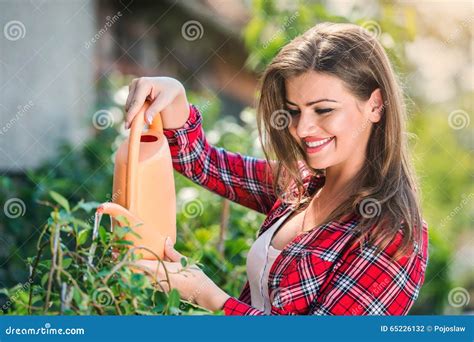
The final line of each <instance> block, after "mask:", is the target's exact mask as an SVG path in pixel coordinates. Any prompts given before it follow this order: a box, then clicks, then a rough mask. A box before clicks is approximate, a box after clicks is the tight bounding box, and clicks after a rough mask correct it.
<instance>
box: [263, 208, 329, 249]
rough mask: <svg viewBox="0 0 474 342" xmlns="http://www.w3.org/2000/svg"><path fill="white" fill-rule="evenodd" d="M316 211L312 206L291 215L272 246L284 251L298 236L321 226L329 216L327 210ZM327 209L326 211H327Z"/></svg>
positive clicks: (272, 242) (276, 235) (278, 232)
mask: <svg viewBox="0 0 474 342" xmlns="http://www.w3.org/2000/svg"><path fill="white" fill-rule="evenodd" d="M318 209H319V210H314V208H312V207H311V206H308V207H307V208H305V209H303V210H298V211H294V212H293V213H292V214H290V215H289V216H288V217H287V218H286V219H285V221H284V222H283V223H282V225H281V227H280V228H279V229H278V230H277V231H276V232H275V233H274V235H273V238H272V240H271V245H272V246H273V247H274V248H275V249H278V250H283V249H284V248H285V246H286V245H288V244H289V243H290V242H291V241H293V240H294V239H295V238H296V237H297V236H298V235H300V234H302V233H305V232H306V231H307V230H310V229H312V228H314V227H317V226H319V225H320V224H321V223H322V222H323V221H324V220H325V218H326V217H327V215H329V211H328V210H327V208H318ZM325 209H326V210H325Z"/></svg>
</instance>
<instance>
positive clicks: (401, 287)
mask: <svg viewBox="0 0 474 342" xmlns="http://www.w3.org/2000/svg"><path fill="white" fill-rule="evenodd" d="M164 134H165V136H166V137H167V139H168V143H169V145H170V150H171V155H172V159H173V167H174V168H175V169H176V170H177V171H178V172H180V173H181V174H183V175H184V176H186V177H188V178H189V179H191V180H192V181H193V182H195V183H197V184H199V185H201V186H203V187H205V188H206V189H208V190H210V191H213V192H214V193H217V194H218V195H220V196H223V197H225V198H228V199H230V200H232V201H234V202H236V203H239V204H241V205H244V206H246V207H248V208H250V209H254V210H257V211H258V212H260V213H263V214H266V215H267V217H266V219H265V221H264V222H263V224H262V226H261V227H260V231H259V235H260V234H262V233H263V232H264V231H265V230H266V229H268V228H269V227H270V226H271V225H272V224H273V223H275V222H276V221H277V220H278V218H279V217H281V216H282V215H285V214H286V213H287V212H288V211H289V210H295V208H294V206H291V205H289V204H287V203H285V202H281V201H280V200H277V198H276V196H275V195H274V192H273V189H272V184H271V176H269V175H271V173H269V172H268V171H269V167H268V163H267V162H266V161H265V160H264V159H257V158H253V157H249V156H244V155H241V154H238V153H232V152H229V151H226V150H224V149H223V148H219V147H215V146H212V145H210V144H209V143H208V142H207V140H206V137H205V135H204V131H203V129H202V116H201V114H200V112H199V111H198V109H197V108H196V107H195V106H193V105H191V106H190V115H189V118H188V120H187V122H186V123H185V125H184V126H183V127H182V128H178V129H172V130H164ZM302 172H303V177H304V180H305V185H306V189H307V191H308V193H309V194H314V193H315V191H316V190H317V189H319V188H320V187H322V185H323V184H324V176H315V175H314V174H312V173H311V174H310V173H307V174H306V176H305V174H304V172H305V171H304V170H302ZM357 225H358V220H357V216H356V215H353V216H350V217H349V216H348V217H346V218H345V219H344V220H340V221H333V222H330V223H328V224H324V225H321V226H319V227H316V229H313V230H311V231H309V232H307V233H304V234H301V235H298V236H297V237H296V238H295V239H294V240H293V241H291V242H290V243H289V244H288V245H287V246H286V247H285V248H284V249H283V250H282V252H281V254H280V255H279V256H278V258H277V259H276V260H275V262H274V264H273V265H272V267H271V270H270V274H269V279H268V289H269V291H268V293H269V296H270V300H271V305H272V307H271V314H272V315H404V314H406V313H407V312H408V311H409V309H410V308H411V306H412V305H413V303H414V301H415V299H416V298H417V296H418V293H419V291H420V288H421V286H422V284H423V281H424V277H425V269H426V265H427V260H428V228H427V224H426V222H423V240H422V241H423V242H422V245H421V248H420V246H419V245H418V244H415V249H414V252H413V253H412V254H411V255H409V256H404V257H402V258H401V259H399V260H398V261H396V262H393V261H391V260H390V257H391V256H393V255H394V253H395V252H396V251H397V249H398V247H399V245H400V242H401V239H402V237H403V232H402V230H400V231H399V233H398V234H397V235H396V236H395V238H394V239H393V240H392V241H391V243H390V244H389V245H388V246H387V247H386V248H385V249H384V250H383V252H382V253H380V254H377V255H375V254H374V248H373V246H371V245H368V244H364V245H363V246H362V248H361V246H360V243H354V235H353V233H352V232H353V230H354V228H355V227H356V226H357ZM223 310H224V313H225V314H226V315H264V312H262V311H260V310H257V309H255V308H253V307H252V306H251V301H250V287H249V283H248V281H247V283H246V284H245V286H244V288H243V291H242V293H241V295H240V296H239V298H238V299H237V298H234V297H230V298H229V299H228V300H227V301H226V302H225V304H224V308H223Z"/></svg>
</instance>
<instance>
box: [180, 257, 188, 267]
mask: <svg viewBox="0 0 474 342" xmlns="http://www.w3.org/2000/svg"><path fill="white" fill-rule="evenodd" d="M179 261H180V262H181V266H183V267H186V266H187V265H188V260H187V259H186V258H185V257H181V259H180V260H179Z"/></svg>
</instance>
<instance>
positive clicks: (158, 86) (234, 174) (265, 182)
mask: <svg viewBox="0 0 474 342" xmlns="http://www.w3.org/2000/svg"><path fill="white" fill-rule="evenodd" d="M146 100H148V101H150V102H151V105H150V107H149V108H148V110H147V112H146V113H145V118H146V119H147V121H148V123H150V122H151V120H152V119H153V116H154V115H155V114H156V113H160V112H161V118H162V121H163V128H164V131H163V132H164V134H165V136H166V137H167V139H168V143H169V145H170V151H171V156H172V160H173V167H174V168H175V169H176V170H177V171H178V172H180V173H181V174H183V175H184V176H186V177H187V178H189V179H191V180H192V181H193V182H195V183H196V184H199V185H201V186H203V187H204V188H206V189H208V190H210V191H212V192H214V193H216V194H218V195H220V196H223V197H225V198H228V199H229V200H231V201H233V202H236V203H238V204H241V205H243V206H246V207H248V208H251V209H254V210H257V211H259V212H261V213H263V214H268V212H269V211H270V209H271V208H272V206H273V204H274V203H275V201H276V197H275V195H274V192H273V188H272V178H271V171H270V168H269V165H268V163H267V162H266V160H264V159H258V158H254V157H250V156H244V155H241V154H239V153H232V152H229V151H226V150H224V149H223V148H219V147H215V146H212V145H211V144H209V143H208V141H207V139H206V137H205V134H204V131H203V128H202V116H201V113H200V112H199V110H198V109H197V108H196V107H195V106H193V105H189V104H188V101H187V98H186V92H185V90H184V87H183V86H182V85H181V83H180V82H179V81H177V80H175V79H172V78H168V77H146V78H140V79H137V80H134V81H133V82H132V84H131V85H130V94H129V97H128V99H127V103H126V106H125V109H126V110H127V119H126V122H127V125H128V126H129V125H130V123H131V121H132V120H133V118H134V116H135V115H136V113H137V112H138V111H139V109H140V108H141V106H143V104H144V102H145V101H146ZM150 119H151V120H150Z"/></svg>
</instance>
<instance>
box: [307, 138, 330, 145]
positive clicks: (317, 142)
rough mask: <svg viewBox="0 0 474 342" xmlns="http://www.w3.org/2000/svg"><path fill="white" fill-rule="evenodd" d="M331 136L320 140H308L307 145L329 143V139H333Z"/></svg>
mask: <svg viewBox="0 0 474 342" xmlns="http://www.w3.org/2000/svg"><path fill="white" fill-rule="evenodd" d="M331 139H332V137H331V138H327V139H324V140H319V141H311V142H310V141H306V145H307V146H309V147H317V146H321V145H323V144H325V143H327V142H328V141H329V140H331Z"/></svg>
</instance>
